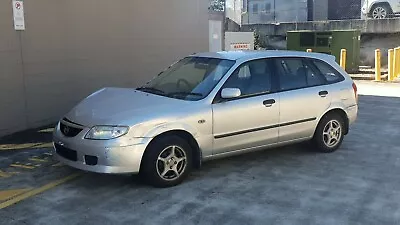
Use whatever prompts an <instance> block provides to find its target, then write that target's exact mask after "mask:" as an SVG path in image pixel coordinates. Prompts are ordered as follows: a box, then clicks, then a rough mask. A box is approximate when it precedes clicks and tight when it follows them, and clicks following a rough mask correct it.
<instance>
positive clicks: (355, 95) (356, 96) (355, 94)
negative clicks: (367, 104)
mask: <svg viewBox="0 0 400 225" xmlns="http://www.w3.org/2000/svg"><path fill="white" fill-rule="evenodd" d="M353 90H354V97H355V99H356V102H358V94H357V85H356V84H355V83H354V82H353Z"/></svg>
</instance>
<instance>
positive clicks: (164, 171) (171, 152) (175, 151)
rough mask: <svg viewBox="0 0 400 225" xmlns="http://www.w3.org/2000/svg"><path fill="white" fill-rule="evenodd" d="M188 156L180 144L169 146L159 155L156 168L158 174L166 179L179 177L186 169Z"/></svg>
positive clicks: (170, 179)
mask: <svg viewBox="0 0 400 225" xmlns="http://www.w3.org/2000/svg"><path fill="white" fill-rule="evenodd" d="M186 165H187V157H186V153H185V151H184V150H183V149H182V148H181V147H179V146H175V145H173V146H168V147H166V148H165V149H164V150H162V151H161V153H160V154H159V155H158V158H157V161H156V170H157V174H158V176H160V178H162V179H163V180H166V181H174V180H176V179H178V178H179V177H180V176H181V175H182V174H183V173H184V172H185V169H186Z"/></svg>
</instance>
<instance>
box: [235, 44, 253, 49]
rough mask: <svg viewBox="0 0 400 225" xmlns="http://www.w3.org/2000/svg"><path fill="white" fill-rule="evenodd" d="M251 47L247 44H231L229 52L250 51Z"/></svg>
mask: <svg viewBox="0 0 400 225" xmlns="http://www.w3.org/2000/svg"><path fill="white" fill-rule="evenodd" d="M250 49H251V45H250V44H248V43H234V44H231V49H230V50H250Z"/></svg>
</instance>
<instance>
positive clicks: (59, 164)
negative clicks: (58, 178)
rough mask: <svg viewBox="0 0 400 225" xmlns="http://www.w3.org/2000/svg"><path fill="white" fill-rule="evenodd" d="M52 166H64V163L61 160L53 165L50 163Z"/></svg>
mask: <svg viewBox="0 0 400 225" xmlns="http://www.w3.org/2000/svg"><path fill="white" fill-rule="evenodd" d="M52 166H54V167H60V166H64V164H63V163H62V162H59V163H56V164H54V165H52Z"/></svg>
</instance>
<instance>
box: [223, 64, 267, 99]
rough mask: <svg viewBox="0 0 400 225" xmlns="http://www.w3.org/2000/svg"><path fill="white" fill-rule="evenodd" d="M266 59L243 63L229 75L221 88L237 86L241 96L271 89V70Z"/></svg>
mask: <svg viewBox="0 0 400 225" xmlns="http://www.w3.org/2000/svg"><path fill="white" fill-rule="evenodd" d="M268 62H269V61H268V59H258V60H254V61H250V62H246V63H243V64H242V65H241V66H239V67H238V68H237V69H236V70H235V72H233V73H232V75H231V76H230V77H229V79H228V80H227V81H226V82H225V84H224V85H223V87H222V88H238V89H239V90H240V92H241V96H251V95H257V94H262V93H269V92H271V91H272V79H271V77H272V70H271V68H270V64H269V63H268Z"/></svg>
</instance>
